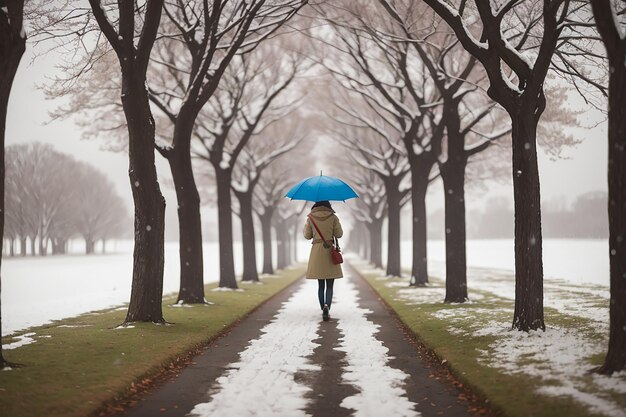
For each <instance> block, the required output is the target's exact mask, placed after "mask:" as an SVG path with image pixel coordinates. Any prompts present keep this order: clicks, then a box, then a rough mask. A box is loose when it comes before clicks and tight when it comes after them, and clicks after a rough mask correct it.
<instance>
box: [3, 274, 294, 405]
mask: <svg viewBox="0 0 626 417" xmlns="http://www.w3.org/2000/svg"><path fill="white" fill-rule="evenodd" d="M303 273H304V268H303V267H302V266H298V267H297V268H294V269H289V270H285V271H282V272H281V273H280V274H279V275H278V276H276V277H270V278H265V279H263V285H254V284H242V285H240V288H243V289H244V291H243V292H214V291H211V289H212V288H215V286H216V284H211V285H207V286H206V287H205V291H206V298H207V300H209V301H210V302H212V303H214V304H212V305H206V306H202V305H194V306H188V307H172V306H171V304H173V303H174V302H175V301H176V299H175V297H166V298H165V299H164V301H163V312H164V316H165V319H166V320H167V321H168V322H169V323H171V324H170V325H155V324H151V323H137V324H135V325H134V326H135V327H134V328H116V327H117V326H118V325H119V324H120V323H121V322H122V321H123V320H124V317H125V315H126V311H125V309H123V310H119V309H117V310H116V309H110V310H104V311H100V312H96V314H93V313H91V314H90V313H87V314H84V315H81V316H78V317H75V318H70V319H65V320H60V321H55V322H53V323H51V324H49V325H45V326H40V327H34V328H32V329H29V330H27V331H24V332H19V333H18V335H19V334H24V333H28V332H35V333H36V336H34V338H35V340H36V342H35V343H32V344H29V345H26V346H22V347H19V348H17V349H14V350H7V351H4V356H5V359H6V360H8V361H10V362H13V363H18V364H21V366H20V367H18V368H13V369H11V370H5V371H0V410H1V412H0V414H1V415H2V416H11V417H20V416H25V417H26V416H27V417H35V416H63V417H71V416H85V415H90V414H94V413H96V412H97V411H98V410H102V409H103V408H105V407H107V406H108V407H112V406H114V405H115V404H116V403H118V402H119V401H120V399H124V398H129V397H130V396H132V394H133V393H135V392H136V391H138V390H141V389H142V387H143V386H146V385H148V384H149V383H150V380H151V379H153V378H155V377H157V376H159V375H163V374H166V373H167V372H168V369H175V368H176V367H178V366H180V365H181V363H182V362H184V361H185V360H186V359H187V360H188V358H187V357H188V356H189V355H190V354H192V353H194V352H197V351H198V350H199V349H201V348H202V347H203V346H206V345H207V344H208V342H209V341H211V340H212V339H214V338H215V337H217V336H218V335H219V334H220V333H222V332H223V331H224V329H226V328H228V327H229V326H230V325H232V324H233V323H235V322H237V320H239V319H241V318H243V317H244V316H246V315H247V314H249V313H250V312H251V311H252V310H253V309H254V308H256V307H257V306H259V305H260V304H261V303H263V302H264V301H266V300H267V299H268V298H270V297H271V296H273V295H274V294H276V293H277V292H279V291H280V290H282V289H283V288H285V287H286V286H288V285H289V284H291V283H293V282H294V281H295V280H296V279H297V278H298V277H300V276H301V275H302V274H303ZM62 325H63V326H82V327H59V326H62ZM15 340H16V339H14V337H5V338H3V340H2V342H3V344H8V343H11V342H12V341H15Z"/></svg>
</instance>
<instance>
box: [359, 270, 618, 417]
mask: <svg viewBox="0 0 626 417" xmlns="http://www.w3.org/2000/svg"><path fill="white" fill-rule="evenodd" d="M353 266H355V267H356V268H357V270H359V271H360V272H361V275H362V276H363V277H364V278H365V279H366V281H367V282H368V283H369V284H370V285H371V287H372V288H373V289H374V290H375V291H376V292H377V293H378V295H379V296H380V297H381V298H382V299H383V300H384V301H385V302H386V303H387V304H388V305H389V306H390V307H391V308H392V309H393V310H394V311H395V312H396V314H397V315H398V317H399V319H400V320H401V321H402V322H403V323H404V325H405V326H407V327H408V328H409V329H410V330H411V331H412V332H413V334H414V335H415V337H416V338H417V339H418V340H419V341H420V342H421V343H423V344H424V345H425V346H426V347H427V348H428V349H430V350H431V351H432V352H433V353H434V354H435V355H436V356H437V357H438V358H439V360H440V361H441V362H442V363H443V362H445V364H446V366H448V367H449V369H450V370H451V371H452V372H453V374H454V375H455V376H456V377H458V378H459V379H460V380H461V381H462V382H463V383H465V384H466V385H467V386H469V387H471V389H472V391H474V392H476V393H477V394H479V395H480V396H482V397H484V398H486V399H488V401H489V402H490V403H491V404H492V407H493V409H494V411H497V412H500V413H502V414H504V415H506V416H511V417H527V416H533V417H558V416H568V417H592V416H601V415H606V414H600V413H599V412H597V411H596V410H593V409H592V408H589V407H587V406H586V405H584V404H582V403H580V402H578V401H576V400H575V399H574V398H572V397H571V396H568V395H562V396H558V395H556V396H553V395H544V394H542V393H539V392H538V388H539V387H542V386H543V387H546V386H547V387H550V386H551V385H552V384H553V386H555V387H558V386H559V384H560V381H558V379H557V378H556V377H555V380H554V381H553V382H551V381H550V380H547V381H546V379H545V378H544V379H542V378H541V377H540V376H534V375H529V374H527V373H523V372H520V371H518V370H517V369H513V370H511V369H509V370H503V369H501V368H498V367H496V366H493V364H490V363H489V359H490V357H491V355H492V354H493V346H494V343H496V342H497V341H498V340H497V339H498V338H497V337H494V336H493V335H492V334H489V333H488V332H486V334H482V335H481V334H480V332H476V330H477V329H481V328H482V327H487V326H493V323H508V322H510V320H511V318H512V313H513V301H512V300H508V299H505V298H500V297H497V296H496V295H494V294H492V293H489V292H486V291H473V293H474V294H476V293H479V294H480V295H481V296H482V297H480V299H479V301H478V302H473V303H464V304H446V303H443V294H444V290H445V284H444V282H443V281H442V280H440V279H437V278H434V279H433V278H432V277H431V285H430V286H429V287H425V288H409V286H408V279H407V278H397V277H395V278H391V277H384V276H381V272H380V271H374V270H371V269H368V268H369V266H368V265H367V264H364V263H357V262H354V263H353ZM409 291H411V292H413V295H412V296H411V295H409V296H407V294H409V293H408V292H409ZM433 294H434V296H433ZM435 299H436V300H437V301H434V300H435ZM456 309H461V310H458V311H457V313H455V312H454V310H456ZM459 312H462V314H458V313H459ZM460 316H461V317H460ZM463 316H465V317H463ZM546 317H547V322H548V326H556V327H559V328H564V329H576V330H577V331H583V332H586V333H587V335H588V338H589V340H592V339H594V338H598V337H599V336H598V333H597V332H594V324H593V323H592V322H591V321H590V320H586V319H584V318H580V317H572V316H569V315H566V314H562V313H559V312H558V311H556V310H554V309H551V308H546ZM505 326H506V324H505ZM602 339H603V340H602V341H601V342H599V343H605V341H604V338H602ZM600 359H601V358H600V357H599V356H598V355H595V356H591V357H588V358H585V360H586V362H587V363H588V364H589V366H592V365H594V364H597V363H599V362H600ZM526 360H527V361H528V363H531V364H532V365H536V366H537V367H541V366H542V364H541V363H533V361H537V359H536V358H534V357H533V355H529V357H528V358H527V359H526V358H524V357H522V358H521V360H520V361H519V362H518V364H519V365H524V363H523V362H524V361H526ZM596 377H597V376H595V375H593V374H591V373H589V374H586V375H581V376H580V377H579V380H578V381H575V383H576V384H577V386H578V387H580V386H582V388H581V392H583V393H585V392H588V393H591V394H593V395H599V396H600V398H602V399H606V400H609V401H612V402H613V403H614V404H616V405H617V407H618V411H617V412H618V413H619V407H623V408H622V409H626V396H624V395H623V394H620V393H619V392H616V391H612V390H599V389H598V386H597V385H594V378H596ZM618 382H619V381H617V380H616V381H615V384H617V383H618ZM594 390H595V392H594ZM583 395H584V394H583ZM609 414H610V413H609Z"/></svg>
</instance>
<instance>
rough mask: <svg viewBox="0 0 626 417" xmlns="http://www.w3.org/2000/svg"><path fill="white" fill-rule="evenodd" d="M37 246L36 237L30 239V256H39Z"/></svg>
mask: <svg viewBox="0 0 626 417" xmlns="http://www.w3.org/2000/svg"><path fill="white" fill-rule="evenodd" d="M35 248H36V246H35V236H33V237H31V238H30V256H35V255H37V251H36V249H35Z"/></svg>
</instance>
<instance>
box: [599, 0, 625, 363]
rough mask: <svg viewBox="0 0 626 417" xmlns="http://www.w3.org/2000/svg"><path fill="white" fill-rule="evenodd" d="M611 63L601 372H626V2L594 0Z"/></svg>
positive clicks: (601, 33) (600, 30)
mask: <svg viewBox="0 0 626 417" xmlns="http://www.w3.org/2000/svg"><path fill="white" fill-rule="evenodd" d="M591 6H592V8H593V14H594V16H595V20H596V25H597V27H598V31H599V32H600V35H601V36H602V40H603V42H604V45H605V47H606V51H607V56H608V62H609V67H610V71H609V74H610V75H609V88H608V90H609V127H608V139H609V166H608V171H609V173H608V174H609V175H608V176H609V207H608V211H609V250H610V253H609V262H610V274H611V302H610V309H609V311H610V330H609V348H608V353H607V355H606V358H605V360H604V364H603V365H602V366H601V367H600V368H599V372H601V373H605V374H612V373H613V372H618V371H621V370H624V369H626V101H624V97H626V2H623V1H622V2H621V3H619V2H617V1H615V2H611V1H610V0H591Z"/></svg>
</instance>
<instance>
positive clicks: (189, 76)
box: [150, 0, 306, 303]
mask: <svg viewBox="0 0 626 417" xmlns="http://www.w3.org/2000/svg"><path fill="white" fill-rule="evenodd" d="M305 3H306V1H302V0H292V1H284V2H278V3H276V2H266V1H264V0H258V1H257V0H255V1H250V2H248V1H244V0H238V1H235V2H223V1H220V0H214V1H212V2H209V1H204V2H202V3H196V2H191V1H184V0H177V1H176V2H173V3H172V4H166V5H165V9H164V10H165V13H166V15H167V16H168V18H169V21H170V23H171V25H169V26H171V27H172V29H174V30H173V31H172V32H177V36H176V37H175V38H172V37H171V36H168V34H167V33H168V32H166V34H165V35H164V36H163V37H162V39H161V40H160V41H158V42H157V48H156V52H157V53H156V54H155V55H154V56H153V58H152V63H153V66H154V67H155V71H158V72H159V73H160V78H159V79H158V80H159V81H160V83H158V84H156V83H154V82H153V83H152V84H151V88H150V99H151V100H152V102H153V103H154V104H155V105H156V106H157V107H158V108H159V109H160V110H161V111H162V112H163V113H164V114H165V115H166V117H167V118H168V119H169V121H170V122H171V123H172V124H173V131H172V139H171V142H170V144H169V145H166V146H158V147H157V149H158V151H159V152H160V153H161V155H163V156H164V157H165V158H166V159H167V160H168V162H169V164H170V168H171V171H172V177H173V179H174V188H175V190H176V198H177V201H178V219H179V230H180V265H181V283H180V291H179V295H178V299H179V301H183V302H186V303H202V302H204V282H203V260H202V233H201V227H200V226H201V220H200V197H199V194H198V190H197V187H196V184H195V180H194V177H193V169H192V164H191V153H190V152H191V148H192V145H191V139H192V137H193V129H194V125H195V122H196V119H197V117H198V115H199V114H200V112H201V110H202V108H203V107H204V106H205V105H206V104H207V103H208V102H209V100H210V99H211V97H212V96H213V94H214V93H215V91H216V89H217V88H218V85H219V83H220V79H221V78H222V76H223V74H224V73H225V71H226V69H227V67H228V66H229V65H230V63H231V60H232V59H233V58H234V57H235V56H236V55H237V54H241V53H247V52H250V51H252V50H253V49H254V48H256V47H257V46H258V45H259V44H260V43H261V42H262V41H264V40H265V39H267V38H268V37H270V36H271V35H272V34H274V33H275V32H276V30H277V29H279V28H280V27H281V26H282V25H283V24H284V23H285V22H287V21H288V20H290V19H291V18H292V17H293V16H294V15H295V14H296V13H297V11H298V10H299V9H300V8H301V7H302V6H303V5H304V4H305ZM169 33H171V32H169ZM180 46H182V47H183V48H182V51H181V48H180ZM218 183H219V181H218ZM225 210H230V208H224V211H225ZM224 216H225V215H223V216H221V217H220V219H222V222H221V223H220V224H221V225H223V226H226V225H224V224H223V223H224V221H223V220H224ZM220 230H221V231H222V233H223V230H225V229H222V228H221V227H220ZM222 233H220V235H222ZM224 238H225V239H226V237H224ZM224 245H226V243H224ZM224 252H225V251H221V252H220V253H224ZM225 257H227V256H226V255H224V257H222V256H221V257H220V268H221V271H222V272H223V274H224V275H225V277H224V280H226V281H227V280H228V278H226V276H228V275H229V274H230V272H231V269H232V267H231V266H230V265H229V261H228V260H227V259H225ZM230 257H231V258H232V255H231V256H230ZM233 274H234V272H233ZM226 281H222V279H221V280H220V282H221V283H222V284H223V283H225V282H226Z"/></svg>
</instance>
